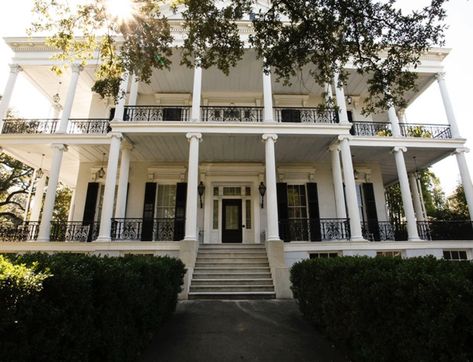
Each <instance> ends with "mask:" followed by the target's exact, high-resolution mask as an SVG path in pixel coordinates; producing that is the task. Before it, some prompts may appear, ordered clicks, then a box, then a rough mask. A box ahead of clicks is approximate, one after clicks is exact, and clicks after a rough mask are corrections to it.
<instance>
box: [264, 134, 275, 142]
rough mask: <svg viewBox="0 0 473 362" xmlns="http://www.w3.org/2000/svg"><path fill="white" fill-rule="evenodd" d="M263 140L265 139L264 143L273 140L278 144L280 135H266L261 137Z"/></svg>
mask: <svg viewBox="0 0 473 362" xmlns="http://www.w3.org/2000/svg"><path fill="white" fill-rule="evenodd" d="M261 138H262V139H263V141H267V140H268V139H270V138H271V139H272V140H273V141H274V142H276V141H277V139H278V135H277V134H275V133H265V134H264V135H262V136H261Z"/></svg>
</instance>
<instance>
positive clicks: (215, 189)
mask: <svg viewBox="0 0 473 362" xmlns="http://www.w3.org/2000/svg"><path fill="white" fill-rule="evenodd" d="M214 196H218V187H214Z"/></svg>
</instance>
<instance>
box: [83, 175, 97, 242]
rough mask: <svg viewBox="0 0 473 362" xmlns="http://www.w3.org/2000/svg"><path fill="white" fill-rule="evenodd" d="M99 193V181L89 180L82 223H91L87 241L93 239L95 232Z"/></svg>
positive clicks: (85, 224)
mask: <svg viewBox="0 0 473 362" xmlns="http://www.w3.org/2000/svg"><path fill="white" fill-rule="evenodd" d="M98 195H99V183H98V182H89V185H88V186H87V194H86V196H85V205H84V214H83V216H82V225H84V226H87V225H90V228H89V235H88V236H87V241H92V235H93V234H94V230H93V228H94V221H95V211H96V209H97V197H98Z"/></svg>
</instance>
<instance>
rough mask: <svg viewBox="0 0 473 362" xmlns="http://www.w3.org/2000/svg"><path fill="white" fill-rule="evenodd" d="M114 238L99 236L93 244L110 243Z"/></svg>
mask: <svg viewBox="0 0 473 362" xmlns="http://www.w3.org/2000/svg"><path fill="white" fill-rule="evenodd" d="M111 241H112V238H111V237H110V236H99V237H98V238H97V239H96V240H94V241H93V243H110V242H111Z"/></svg>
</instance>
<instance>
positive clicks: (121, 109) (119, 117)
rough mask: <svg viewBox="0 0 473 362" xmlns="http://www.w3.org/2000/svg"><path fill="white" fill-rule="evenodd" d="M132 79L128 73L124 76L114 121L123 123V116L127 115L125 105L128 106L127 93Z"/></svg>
mask: <svg viewBox="0 0 473 362" xmlns="http://www.w3.org/2000/svg"><path fill="white" fill-rule="evenodd" d="M129 79H130V77H129V75H128V73H124V74H123V79H122V81H121V82H120V90H119V92H118V97H119V99H118V102H117V104H116V106H115V114H114V116H113V121H114V122H116V121H123V116H124V115H125V104H126V92H127V90H128V81H129Z"/></svg>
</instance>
